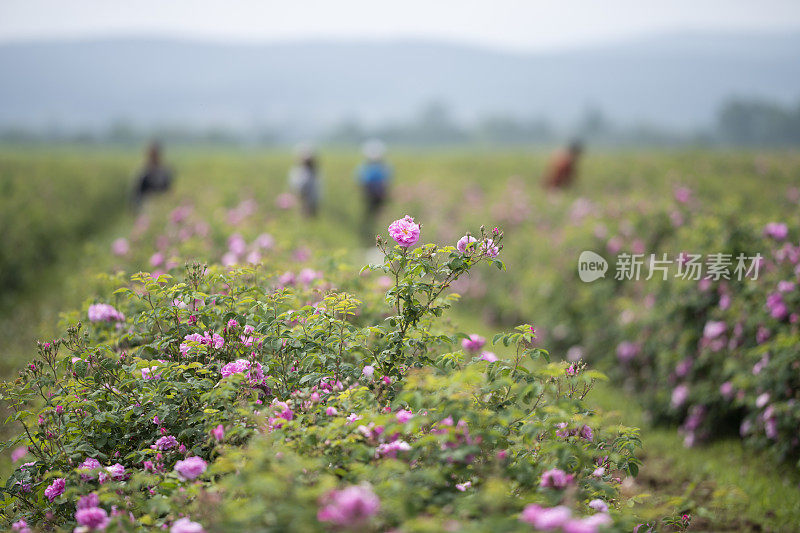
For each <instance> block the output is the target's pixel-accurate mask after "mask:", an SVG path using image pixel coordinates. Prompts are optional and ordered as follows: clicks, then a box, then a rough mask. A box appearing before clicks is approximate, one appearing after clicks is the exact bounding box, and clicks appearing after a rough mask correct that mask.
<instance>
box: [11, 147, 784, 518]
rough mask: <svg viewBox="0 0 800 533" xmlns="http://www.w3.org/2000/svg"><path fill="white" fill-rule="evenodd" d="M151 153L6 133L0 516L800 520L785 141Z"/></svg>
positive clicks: (183, 149)
mask: <svg viewBox="0 0 800 533" xmlns="http://www.w3.org/2000/svg"><path fill="white" fill-rule="evenodd" d="M169 156H170V164H172V165H173V166H174V168H175V170H176V176H177V177H176V183H175V188H174V190H172V191H171V192H169V193H167V194H164V195H162V196H159V197H155V198H152V199H150V200H148V201H147V202H146V204H145V205H144V206H143V208H142V209H141V210H140V211H139V212H138V213H135V214H134V213H132V211H131V210H130V209H129V206H128V202H127V200H128V195H129V192H130V185H129V183H128V180H129V177H130V172H131V169H133V168H135V167H136V163H137V161H138V157H139V154H138V153H137V152H134V151H131V150H125V149H111V148H102V149H101V148H96V149H93V148H87V147H82V148H77V149H74V150H67V149H66V148H60V149H44V148H23V149H15V150H13V151H12V150H10V149H0V190H2V191H3V195H2V196H0V206H2V209H0V220H2V221H3V224H2V229H3V232H2V233H3V236H2V239H3V240H2V247H0V294H2V297H0V351H1V352H2V358H1V359H0V374H2V375H1V376H0V377H2V379H3V380H4V382H3V383H2V386H0V412H1V413H2V415H3V421H4V424H3V427H2V435H0V439H2V441H3V442H2V445H0V476H1V477H2V480H0V487H1V488H0V491H2V494H0V528H2V529H3V530H10V531H18V532H23V531H29V532H34V531H37V532H38V531H81V532H88V531H151V530H162V531H171V532H173V533H180V532H184V533H188V532H200V531H206V532H226V531H254V532H255V531H276V532H282V531H300V532H306V531H359V532H373V531H374V532H378V531H380V532H383V531H398V532H399V531H408V532H412V531H419V532H423V531H425V532H427V531H430V532H438V531H475V532H481V531H496V532H501V531H503V532H505V531H509V532H510V531H563V532H565V533H578V532H595V531H628V532H630V531H638V532H645V531H800V210H799V209H798V207H799V206H800V155H798V154H797V153H796V152H788V151H783V152H780V151H775V152H755V151H753V152H747V151H736V152H725V151H710V150H708V151H637V152H633V151H631V152H624V151H608V152H598V153H592V152H591V151H590V152H589V153H588V154H587V155H586V158H585V160H583V161H582V162H581V166H580V173H579V179H578V181H577V184H576V186H575V187H574V188H572V189H569V190H567V191H564V192H545V191H544V190H543V189H542V188H541V186H540V184H539V180H540V176H541V174H542V171H543V169H544V168H545V164H546V161H547V158H546V154H543V153H542V154H540V153H536V152H523V151H521V150H491V151H489V150H486V151H482V150H479V149H478V150H472V151H467V150H455V149H454V150H445V149H440V150H437V151H424V150H417V151H405V152H404V151H397V152H390V154H389V161H390V162H391V164H392V165H393V167H394V179H393V183H392V188H391V201H390V202H389V204H388V205H387V206H386V207H385V209H384V210H383V212H382V213H381V214H380V216H379V220H378V222H377V223H376V225H375V227H374V228H364V227H363V225H362V218H363V213H362V205H361V197H360V194H359V190H358V184H357V183H356V182H355V180H354V179H353V170H354V168H355V167H356V166H357V165H358V162H359V155H358V154H357V153H355V152H349V151H345V150H338V151H337V150H330V151H323V152H322V153H321V155H320V167H321V173H322V200H321V211H320V213H319V216H318V217H317V218H316V219H307V218H305V217H304V216H303V215H302V213H301V211H300V208H299V205H298V203H297V199H296V198H294V197H292V196H291V195H290V194H289V193H288V192H287V190H288V187H287V186H286V171H287V169H288V168H289V166H290V165H291V161H292V154H291V153H289V152H288V151H287V152H283V151H274V152H268V151H261V150H255V149H253V150H246V149H232V148H231V149H222V148H214V149H209V150H200V149H197V148H193V149H189V148H182V149H181V148H176V149H174V150H173V151H170V153H169ZM585 251H590V252H594V254H595V255H598V256H600V258H601V259H603V260H606V261H607V262H608V266H607V270H606V271H605V272H604V273H603V274H601V275H598V277H597V278H596V279H592V280H589V281H582V277H581V275H580V273H579V257H581V256H582V252H585ZM637 258H639V259H641V263H640V264H639V265H638V267H637V266H636V260H637ZM656 260H660V261H661V263H659V264H660V265H661V266H662V267H663V268H662V269H661V270H656V269H655V264H656V263H655V261H656ZM634 267H636V268H634Z"/></svg>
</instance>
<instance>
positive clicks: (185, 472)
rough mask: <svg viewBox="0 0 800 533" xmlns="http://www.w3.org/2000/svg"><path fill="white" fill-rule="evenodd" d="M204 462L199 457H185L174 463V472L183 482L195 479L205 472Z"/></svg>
mask: <svg viewBox="0 0 800 533" xmlns="http://www.w3.org/2000/svg"><path fill="white" fill-rule="evenodd" d="M206 466H207V465H206V462H205V461H204V460H203V459H202V458H200V457H187V458H186V459H184V460H183V461H178V462H177V463H175V472H177V473H178V476H179V477H180V478H181V479H182V480H184V481H187V480H190V479H195V478H196V477H198V476H200V474H202V473H203V472H205V471H206Z"/></svg>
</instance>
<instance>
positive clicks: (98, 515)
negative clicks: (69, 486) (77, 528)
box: [75, 507, 108, 531]
mask: <svg viewBox="0 0 800 533" xmlns="http://www.w3.org/2000/svg"><path fill="white" fill-rule="evenodd" d="M75 520H76V521H77V522H78V524H79V525H81V526H86V527H88V528H89V529H90V530H95V531H103V530H104V529H105V528H107V527H108V513H107V512H106V511H105V509H102V508H100V507H85V508H79V509H78V510H77V511H76V512H75Z"/></svg>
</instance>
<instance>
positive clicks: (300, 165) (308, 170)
mask: <svg viewBox="0 0 800 533" xmlns="http://www.w3.org/2000/svg"><path fill="white" fill-rule="evenodd" d="M289 187H290V188H291V189H292V192H294V193H295V194H296V195H297V196H299V197H300V203H301V205H302V207H303V213H304V214H305V215H306V216H308V217H312V218H313V217H316V216H317V210H318V209H319V173H318V170H317V156H316V153H315V152H314V149H313V148H312V147H311V146H310V145H301V146H300V147H299V148H298V150H297V162H296V163H295V165H294V166H293V167H292V168H291V169H290V170H289Z"/></svg>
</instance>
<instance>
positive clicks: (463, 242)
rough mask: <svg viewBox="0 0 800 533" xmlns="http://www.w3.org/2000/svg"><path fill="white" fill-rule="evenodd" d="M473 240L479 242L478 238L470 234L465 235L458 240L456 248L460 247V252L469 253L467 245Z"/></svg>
mask: <svg viewBox="0 0 800 533" xmlns="http://www.w3.org/2000/svg"><path fill="white" fill-rule="evenodd" d="M473 242H478V239H476V238H475V237H473V236H472V235H469V234H467V235H464V236H463V237H461V238H460V239H458V242H457V243H456V248H458V251H459V252H461V253H462V254H465V253H467V247H468V246H469V245H470V244H472V243H473Z"/></svg>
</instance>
